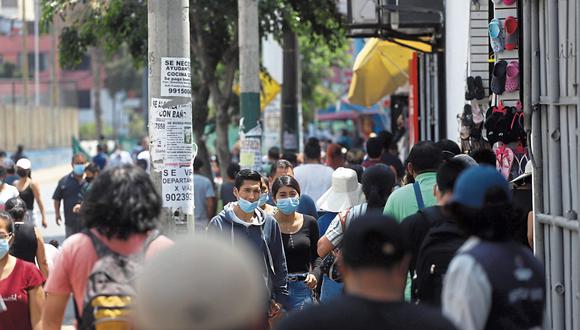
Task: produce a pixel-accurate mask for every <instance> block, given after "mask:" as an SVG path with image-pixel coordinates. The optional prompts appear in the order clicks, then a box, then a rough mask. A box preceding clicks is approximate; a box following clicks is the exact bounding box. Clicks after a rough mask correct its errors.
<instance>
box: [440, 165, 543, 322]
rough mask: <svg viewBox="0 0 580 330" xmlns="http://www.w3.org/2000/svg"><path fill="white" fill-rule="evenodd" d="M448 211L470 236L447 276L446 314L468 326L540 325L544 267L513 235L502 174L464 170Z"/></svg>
mask: <svg viewBox="0 0 580 330" xmlns="http://www.w3.org/2000/svg"><path fill="white" fill-rule="evenodd" d="M451 211H452V213H453V215H454V216H455V218H456V219H457V221H458V223H459V224H460V225H461V227H462V228H463V229H464V230H465V231H466V233H467V234H468V235H469V239H468V240H467V241H466V242H465V243H464V244H463V246H461V248H460V249H459V251H458V253H457V255H456V256H455V257H454V258H453V260H452V261H451V264H450V265H449V269H448V271H447V274H446V275H445V281H444V284H443V294H442V302H443V312H444V314H445V315H446V316H447V317H449V318H450V320H451V321H453V323H454V324H455V325H456V326H457V327H458V328H460V329H466V330H481V329H540V328H542V326H543V315H544V304H545V296H546V290H545V287H546V286H545V285H546V281H545V278H544V267H543V265H542V263H541V262H540V261H539V260H537V259H536V257H535V256H534V255H533V253H532V252H531V251H530V249H529V248H526V247H525V246H523V245H521V244H520V243H518V242H515V241H513V240H512V235H511V233H510V230H509V222H510V221H511V217H512V216H513V202H512V196H511V191H510V188H509V185H508V182H507V181H506V180H505V178H504V177H503V176H502V175H501V174H500V173H498V172H497V170H496V169H495V168H494V167H490V166H481V167H473V168H470V169H468V170H466V171H465V172H463V173H462V174H461V175H460V176H459V178H458V179H457V182H456V183H455V187H454V190H453V198H452V199H451Z"/></svg>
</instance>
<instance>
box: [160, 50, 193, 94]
mask: <svg viewBox="0 0 580 330" xmlns="http://www.w3.org/2000/svg"><path fill="white" fill-rule="evenodd" d="M161 96H181V97H191V65H190V60H189V58H187V57H162V58H161Z"/></svg>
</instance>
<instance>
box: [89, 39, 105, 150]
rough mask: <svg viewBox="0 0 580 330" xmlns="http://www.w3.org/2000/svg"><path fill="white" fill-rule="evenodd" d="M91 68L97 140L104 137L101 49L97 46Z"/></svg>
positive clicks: (92, 56)
mask: <svg viewBox="0 0 580 330" xmlns="http://www.w3.org/2000/svg"><path fill="white" fill-rule="evenodd" d="M91 53H92V54H91V68H92V71H93V110H94V111H95V128H96V134H97V139H100V137H101V135H103V121H102V116H101V88H102V81H101V65H102V58H101V49H100V48H99V47H98V46H97V47H94V48H93V49H92V51H91Z"/></svg>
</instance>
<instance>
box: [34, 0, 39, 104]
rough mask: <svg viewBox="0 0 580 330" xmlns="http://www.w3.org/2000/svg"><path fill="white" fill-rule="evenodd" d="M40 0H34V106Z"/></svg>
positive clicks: (37, 63)
mask: <svg viewBox="0 0 580 330" xmlns="http://www.w3.org/2000/svg"><path fill="white" fill-rule="evenodd" d="M39 22H40V0H34V106H36V107H39V106H40V47H39V39H40V31H39V26H38V25H39Z"/></svg>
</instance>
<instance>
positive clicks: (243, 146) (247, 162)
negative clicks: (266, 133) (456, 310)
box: [240, 135, 262, 171]
mask: <svg viewBox="0 0 580 330" xmlns="http://www.w3.org/2000/svg"><path fill="white" fill-rule="evenodd" d="M261 151H262V147H261V140H260V137H257V136H248V135H246V136H245V137H244V139H243V140H241V141H240V166H241V167H242V168H249V169H252V170H255V171H259V170H261V167H262V152H261Z"/></svg>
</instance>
